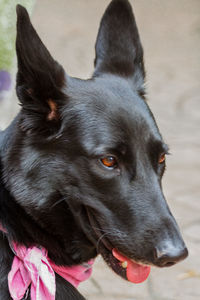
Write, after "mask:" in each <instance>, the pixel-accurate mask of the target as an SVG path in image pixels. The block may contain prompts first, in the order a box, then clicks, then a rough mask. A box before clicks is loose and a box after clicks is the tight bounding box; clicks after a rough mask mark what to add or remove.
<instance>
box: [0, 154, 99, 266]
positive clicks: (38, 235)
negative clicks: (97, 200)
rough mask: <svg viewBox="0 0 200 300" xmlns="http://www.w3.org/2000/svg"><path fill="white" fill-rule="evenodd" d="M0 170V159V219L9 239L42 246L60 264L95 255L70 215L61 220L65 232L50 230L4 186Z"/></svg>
mask: <svg viewBox="0 0 200 300" xmlns="http://www.w3.org/2000/svg"><path fill="white" fill-rule="evenodd" d="M2 170H3V166H2V162H1V160H0V223H1V224H2V226H3V227H4V228H5V229H6V231H7V236H8V239H9V240H12V241H16V242H17V243H19V244H21V245H24V246H26V247H30V246H40V247H44V248H45V249H47V251H48V253H49V258H50V259H51V260H52V261H54V262H55V263H56V264H61V265H74V264H75V265H78V264H80V263H83V262H85V261H89V260H90V259H91V258H94V257H95V256H96V250H95V248H94V246H93V245H92V244H91V243H90V242H89V240H88V239H87V238H86V236H85V235H84V233H83V232H82V231H81V230H80V228H78V226H77V224H76V223H75V220H74V218H73V216H72V215H70V214H69V215H67V220H68V223H67V224H66V223H65V224H64V225H65V229H66V235H65V236H59V235H57V234H53V233H52V232H51V231H50V230H48V229H47V228H45V226H41V224H40V222H37V220H35V219H34V218H32V217H31V216H30V215H29V214H28V213H27V212H26V210H25V209H24V208H23V207H22V206H21V205H20V204H19V203H18V202H17V201H16V200H15V199H14V197H13V196H12V195H11V193H10V191H9V190H8V188H7V187H6V185H5V183H4V181H3V174H2ZM65 211H66V208H65ZM67 211H69V210H67ZM68 213H69V212H68ZM44 217H45V213H44V215H42V214H41V215H40V219H42V218H44ZM64 225H63V226H64ZM67 225H68V226H67ZM69 226H70V227H69ZM73 240H76V243H77V247H76V248H73V247H72V245H74V243H73ZM52 241H53V244H52Z"/></svg>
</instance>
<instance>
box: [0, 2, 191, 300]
mask: <svg viewBox="0 0 200 300" xmlns="http://www.w3.org/2000/svg"><path fill="white" fill-rule="evenodd" d="M17 15H18V21H17V40H16V50H17V58H18V73H17V83H16V91H17V95H18V98H19V101H20V104H21V106H22V109H21V111H20V112H19V114H18V115H17V117H16V118H15V120H14V121H13V122H12V123H11V124H10V126H9V127H8V128H7V129H6V130H5V131H3V132H1V133H0V223H1V225H2V226H3V227H4V228H5V229H6V231H7V233H6V234H5V233H2V232H1V233H0V275H1V276H0V300H8V299H10V296H9V292H8V286H7V274H8V272H9V270H10V268H11V264H12V259H13V253H12V251H11V249H10V246H9V241H12V240H14V241H16V242H18V243H20V244H23V245H25V246H27V247H28V246H31V245H35V246H42V247H45V248H46V249H47V250H48V253H49V257H50V258H51V259H52V260H53V261H54V262H55V263H56V264H58V265H67V266H70V265H77V264H81V263H83V262H86V261H88V260H89V259H91V258H94V257H96V255H97V254H99V253H100V254H101V255H102V256H103V258H104V259H105V261H106V262H107V264H108V265H109V266H110V267H111V268H112V269H113V270H114V271H115V272H116V273H117V274H118V275H120V276H122V277H124V278H125V277H126V276H125V272H124V269H122V268H121V267H120V266H119V265H118V264H117V262H116V260H115V258H114V257H113V256H112V249H113V248H116V249H118V251H120V252H121V253H123V254H124V255H126V256H127V257H129V258H130V259H133V260H134V261H137V262H139V263H144V264H152V265H155V266H159V267H165V266H169V265H172V264H174V263H176V262H178V261H180V260H181V259H183V258H185V257H186V256H187V249H186V248H185V245H184V242H183V240H182V237H181V234H180V232H179V229H178V226H177V224H176V221H175V220H174V218H173V216H172V214H171V212H170V210H169V208H168V206H167V203H166V201H165V198H164V195H163V192H162V186H161V179H162V175H163V173H164V169H165V162H164V161H162V162H159V161H160V158H161V157H162V156H163V155H165V154H167V151H168V148H167V146H166V144H165V143H164V142H163V139H162V137H161V134H160V132H159V130H158V127H157V125H156V122H155V120H154V117H153V115H152V113H151V111H150V110H149V108H148V105H147V103H146V101H145V90H144V82H145V70H144V63H143V49H142V46H141V42H140V38H139V34H138V30H137V26H136V22H135V18H134V15H133V12H132V8H131V6H130V4H129V2H128V1H127V0H113V1H111V3H110V5H109V6H108V8H107V10H106V12H105V14H104V16H103V18H102V21H101V25H100V29H99V33H98V37H97V42H96V58H95V71H94V74H93V76H92V78H91V79H88V80H80V79H76V78H72V77H70V76H68V75H66V74H65V72H64V70H63V68H62V67H61V66H60V65H59V64H58V63H57V62H56V61H55V60H54V59H53V58H52V57H51V55H50V53H49V52H48V50H47V49H46V47H45V46H44V44H43V43H42V42H41V40H40V38H39V37H38V35H37V33H36V31H35V29H34V28H33V26H32V24H31V22H30V19H29V16H28V13H27V12H26V10H25V9H24V8H23V7H22V6H20V5H18V6H17ZM108 156H112V157H114V158H115V160H116V164H115V166H114V167H113V168H112V167H111V168H109V167H106V166H105V165H103V163H102V159H103V158H105V157H108ZM160 253H164V254H163V255H161V254H160ZM56 287H57V290H56V299H57V300H61V299H69V300H81V299H84V298H83V296H81V295H80V293H79V292H78V291H77V290H76V289H75V288H74V287H73V286H72V285H71V284H69V283H68V282H66V281H65V280H64V279H62V278H61V277H59V276H57V277H56Z"/></svg>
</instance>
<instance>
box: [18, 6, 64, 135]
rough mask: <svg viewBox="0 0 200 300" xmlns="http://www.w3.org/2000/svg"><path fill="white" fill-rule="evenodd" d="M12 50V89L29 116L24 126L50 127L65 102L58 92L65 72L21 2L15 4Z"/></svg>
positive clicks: (56, 119)
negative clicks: (14, 61)
mask: <svg viewBox="0 0 200 300" xmlns="http://www.w3.org/2000/svg"><path fill="white" fill-rule="evenodd" d="M16 52H17V61H18V72H17V82H16V91H17V95H18V98H19V100H20V102H21V104H22V109H23V112H24V116H25V117H26V119H27V118H29V120H26V122H24V123H25V129H29V128H26V127H35V128H36V127H37V128H41V127H45V125H46V127H49V128H53V123H54V125H55V123H58V122H59V107H60V106H61V105H62V102H63V103H64V102H66V99H65V98H66V97H65V95H64V94H63V92H62V90H63V87H64V86H65V80H66V79H65V73H64V70H63V68H62V67H61V65H59V64H58V63H57V62H56V61H55V60H54V59H53V58H52V56H51V55H50V53H49V51H48V50H47V48H46V47H45V46H44V44H43V43H42V41H41V40H40V38H39V36H38V34H37V33H36V31H35V29H34V28H33V26H32V24H31V21H30V18H29V15H28V13H27V11H26V9H25V8H24V7H23V6H21V5H17V38H16ZM45 122H46V123H47V122H48V124H45ZM51 123H52V124H51ZM31 129H34V128H31ZM43 129H44V128H43ZM41 130H42V128H41Z"/></svg>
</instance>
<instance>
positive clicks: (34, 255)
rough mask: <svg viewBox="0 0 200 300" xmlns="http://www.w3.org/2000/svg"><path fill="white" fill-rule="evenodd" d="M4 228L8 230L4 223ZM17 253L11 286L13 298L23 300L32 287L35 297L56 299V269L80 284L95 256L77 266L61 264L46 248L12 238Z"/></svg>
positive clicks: (87, 273)
mask: <svg viewBox="0 0 200 300" xmlns="http://www.w3.org/2000/svg"><path fill="white" fill-rule="evenodd" d="M0 230H1V231H3V232H5V233H6V230H4V228H3V227H2V226H1V224H0ZM11 248H12V250H13V252H14V253H15V257H14V259H13V263H12V267H11V270H10V272H9V274H8V287H9V292H10V295H11V297H12V299H13V300H21V299H22V298H23V297H24V296H25V295H26V292H27V290H28V288H29V286H30V287H31V300H46V299H48V300H55V294H56V282H55V272H56V273H57V274H59V275H60V276H61V277H63V278H64V279H65V280H66V281H68V282H70V283H71V284H72V285H73V286H74V287H77V286H78V285H79V283H80V282H82V281H84V280H86V279H88V278H89V277H90V276H91V273H92V265H93V263H94V260H90V261H89V262H87V263H84V264H82V265H77V266H71V267H66V266H57V265H55V264H54V263H53V262H52V261H51V260H50V259H49V258H48V253H47V251H46V250H45V249H44V248H38V247H30V248H26V247H25V246H20V245H18V244H17V243H15V242H12V245H11Z"/></svg>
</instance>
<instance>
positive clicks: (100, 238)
mask: <svg viewBox="0 0 200 300" xmlns="http://www.w3.org/2000/svg"><path fill="white" fill-rule="evenodd" d="M86 211H87V215H88V219H89V223H90V226H91V228H92V229H93V231H94V233H95V235H96V237H97V245H98V243H99V242H100V241H101V242H102V243H103V244H104V246H105V247H106V248H107V249H108V250H109V251H112V249H113V246H112V244H111V242H110V241H109V240H108V239H107V238H105V237H103V233H101V232H100V231H103V230H102V229H101V227H100V225H99V224H98V222H97V221H96V220H94V216H93V215H92V214H91V213H90V211H89V208H88V207H86ZM96 226H98V227H96Z"/></svg>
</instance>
